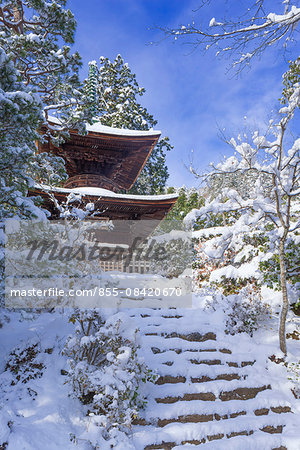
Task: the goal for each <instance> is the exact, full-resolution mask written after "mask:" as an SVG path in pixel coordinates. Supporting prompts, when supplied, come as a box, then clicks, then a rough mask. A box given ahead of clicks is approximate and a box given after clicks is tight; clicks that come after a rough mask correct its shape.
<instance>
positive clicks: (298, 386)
mask: <svg viewBox="0 0 300 450" xmlns="http://www.w3.org/2000/svg"><path fill="white" fill-rule="evenodd" d="M287 370H288V372H289V376H288V379H289V380H291V381H292V382H293V384H294V388H293V389H292V392H293V394H294V396H295V397H296V398H299V399H300V361H298V362H290V363H288V364H287Z"/></svg>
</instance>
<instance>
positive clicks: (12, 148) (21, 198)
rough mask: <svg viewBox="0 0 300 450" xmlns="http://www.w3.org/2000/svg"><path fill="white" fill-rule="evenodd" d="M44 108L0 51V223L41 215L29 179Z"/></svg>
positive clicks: (11, 63) (31, 180) (31, 182)
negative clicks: (37, 130)
mask: <svg viewBox="0 0 300 450" xmlns="http://www.w3.org/2000/svg"><path fill="white" fill-rule="evenodd" d="M41 118H42V107H41V103H40V101H39V99H38V97H37V95H34V94H33V93H32V92H31V91H30V90H29V89H28V88H26V87H25V86H24V84H23V83H22V82H21V81H18V73H17V71H16V70H15V68H14V65H13V62H12V61H11V60H10V59H9V58H8V56H7V55H6V54H5V52H4V51H3V50H2V49H0V122H1V129H0V145H1V160H0V198H1V203H0V221H1V222H2V221H3V220H4V219H6V218H10V217H15V216H18V217H21V218H28V217H34V216H39V215H40V210H39V208H38V207H36V206H35V204H34V201H33V200H32V199H31V198H28V197H27V193H28V189H29V188H30V187H31V186H32V185H33V179H32V178H31V177H30V176H29V175H28V173H27V172H28V171H29V168H30V164H31V161H32V158H33V157H34V154H35V150H36V147H35V139H36V138H37V132H36V129H37V126H38V124H39V122H40V121H41Z"/></svg>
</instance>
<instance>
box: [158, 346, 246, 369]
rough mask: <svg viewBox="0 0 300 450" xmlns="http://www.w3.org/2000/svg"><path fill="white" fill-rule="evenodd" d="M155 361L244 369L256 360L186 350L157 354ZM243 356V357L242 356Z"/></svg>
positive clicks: (169, 363)
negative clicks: (221, 365)
mask: <svg viewBox="0 0 300 450" xmlns="http://www.w3.org/2000/svg"><path fill="white" fill-rule="evenodd" d="M153 353H154V354H155V361H157V362H159V363H160V364H167V365H173V364H174V362H175V361H177V362H182V363H188V362H190V363H192V364H207V365H220V364H223V365H226V364H227V365H228V366H230V367H244V366H247V365H253V364H254V363H255V359H254V360H247V361H245V360H244V359H245V358H236V357H235V355H234V361H233V357H232V356H231V355H230V354H226V353H222V352H217V351H216V352H209V351H206V350H203V351H202V352H197V351H191V350H185V351H182V352H180V353H176V352H174V351H172V350H166V351H164V352H162V353H155V352H153ZM241 356H243V355H241Z"/></svg>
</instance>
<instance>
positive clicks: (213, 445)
mask: <svg viewBox="0 0 300 450" xmlns="http://www.w3.org/2000/svg"><path fill="white" fill-rule="evenodd" d="M196 449H199V450H241V449H243V450H287V448H286V447H285V446H284V445H282V435H281V434H272V435H270V434H266V433H264V432H263V431H260V430H258V431H255V432H254V433H252V434H251V435H249V436H235V437H232V438H231V439H228V440H227V439H223V440H222V447H221V449H220V442H219V441H218V440H217V441H211V442H208V443H206V444H200V445H197V444H183V445H176V446H175V447H173V450H196Z"/></svg>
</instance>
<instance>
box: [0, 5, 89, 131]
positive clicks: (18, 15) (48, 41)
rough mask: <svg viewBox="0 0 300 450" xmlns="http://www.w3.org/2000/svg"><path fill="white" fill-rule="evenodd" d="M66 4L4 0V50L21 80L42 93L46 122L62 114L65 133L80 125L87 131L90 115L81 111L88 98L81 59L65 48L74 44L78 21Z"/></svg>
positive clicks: (0, 36) (0, 34) (0, 30)
mask: <svg viewBox="0 0 300 450" xmlns="http://www.w3.org/2000/svg"><path fill="white" fill-rule="evenodd" d="M65 5H66V0H52V1H51V2H47V1H46V0H4V1H1V5H0V46H1V47H2V48H3V49H4V51H5V52H6V54H7V55H8V57H9V58H11V60H12V61H13V62H14V65H15V67H16V69H17V70H18V74H19V77H20V79H21V80H23V82H24V83H25V85H27V86H29V87H30V88H31V89H32V88H33V89H35V90H36V91H37V92H38V93H39V96H40V98H41V101H42V104H43V106H44V112H45V116H46V118H47V116H48V114H53V113H57V114H59V116H60V119H61V120H62V126H61V129H60V130H59V131H63V130H68V129H70V128H74V127H75V126H76V127H77V128H78V129H79V131H83V130H84V119H85V114H86V113H87V114H89V111H88V110H85V109H84V108H82V107H81V108H79V105H81V104H82V103H83V101H84V100H85V97H84V96H83V87H82V86H81V83H80V81H79V77H78V70H79V67H80V66H81V61H80V56H79V54H78V53H77V52H75V53H73V54H72V53H71V51H70V45H65V44H72V43H73V42H74V32H75V28H76V21H75V19H74V16H73V14H72V13H71V11H70V10H68V9H65V8H64V7H65ZM61 43H62V44H63V45H61Z"/></svg>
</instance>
